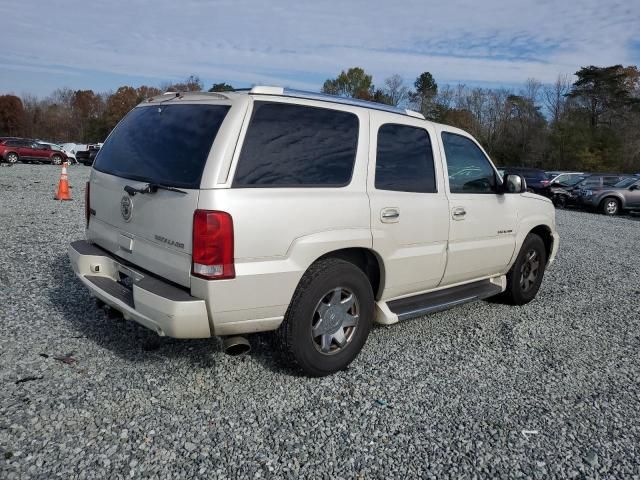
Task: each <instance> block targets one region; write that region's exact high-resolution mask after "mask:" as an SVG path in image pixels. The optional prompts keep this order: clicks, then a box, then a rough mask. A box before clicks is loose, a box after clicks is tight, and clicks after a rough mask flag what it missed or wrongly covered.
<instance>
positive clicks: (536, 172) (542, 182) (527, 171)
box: [499, 167, 551, 195]
mask: <svg viewBox="0 0 640 480" xmlns="http://www.w3.org/2000/svg"><path fill="white" fill-rule="evenodd" d="M499 170H500V171H501V173H502V172H504V173H503V175H520V176H521V177H523V178H524V179H525V180H526V182H527V190H529V191H531V192H534V193H538V194H541V195H542V194H544V190H545V188H546V187H547V186H548V185H549V182H550V181H551V179H550V178H549V175H548V174H547V172H545V171H544V170H540V169H539V168H526V167H501V168H500V169H499Z"/></svg>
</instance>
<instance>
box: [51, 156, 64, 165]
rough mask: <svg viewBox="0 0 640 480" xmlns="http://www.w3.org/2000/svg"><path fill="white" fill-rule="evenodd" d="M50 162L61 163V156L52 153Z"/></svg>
mask: <svg viewBox="0 0 640 480" xmlns="http://www.w3.org/2000/svg"><path fill="white" fill-rule="evenodd" d="M51 163H53V164H54V165H61V164H62V157H61V156H60V155H54V156H53V157H51Z"/></svg>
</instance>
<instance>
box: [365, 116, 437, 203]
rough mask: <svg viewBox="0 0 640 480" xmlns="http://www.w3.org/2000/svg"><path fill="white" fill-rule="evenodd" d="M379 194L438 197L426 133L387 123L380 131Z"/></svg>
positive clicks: (431, 153) (377, 158)
mask: <svg viewBox="0 0 640 480" xmlns="http://www.w3.org/2000/svg"><path fill="white" fill-rule="evenodd" d="M375 185H376V188H377V189H378V190H393V191H397V192H418V193H435V192H436V191H437V190H436V175H435V171H434V166H433V151H432V149H431V140H430V139H429V134H428V133H427V131H426V130H424V129H422V128H416V127H409V126H406V125H398V124H394V123H388V124H386V125H382V126H381V127H380V129H379V130H378V147H377V151H376V180H375Z"/></svg>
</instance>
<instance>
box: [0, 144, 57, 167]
mask: <svg viewBox="0 0 640 480" xmlns="http://www.w3.org/2000/svg"><path fill="white" fill-rule="evenodd" d="M0 156H1V157H2V159H3V160H4V161H6V162H9V163H16V162H17V161H18V160H20V161H23V162H40V163H52V164H54V165H60V164H61V163H62V162H64V161H65V160H66V159H67V156H66V154H65V153H64V152H62V151H60V150H55V149H53V148H52V147H51V145H49V144H44V143H38V142H36V141H34V140H29V139H25V138H9V139H7V140H2V141H0Z"/></svg>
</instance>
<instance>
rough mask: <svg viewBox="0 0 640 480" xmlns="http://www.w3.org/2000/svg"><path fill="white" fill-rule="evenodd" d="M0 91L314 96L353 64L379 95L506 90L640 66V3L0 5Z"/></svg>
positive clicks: (359, 0)
mask: <svg viewBox="0 0 640 480" xmlns="http://www.w3.org/2000/svg"><path fill="white" fill-rule="evenodd" d="M0 19H2V22H1V23H2V33H1V34H0V94H1V93H14V94H17V95H24V94H27V93H30V94H35V95H38V96H45V95H48V94H50V93H51V92H52V91H53V90H55V89H56V88H61V87H69V88H72V89H93V90H94V91H109V90H115V89H117V88H118V86H121V85H133V86H139V85H143V84H146V85H153V86H158V85H160V84H161V83H165V82H172V81H179V80H183V79H185V78H186V77H188V76H189V75H190V74H195V75H198V76H199V77H200V78H201V79H202V80H203V82H204V84H205V87H207V88H208V87H209V86H210V85H211V84H212V83H214V82H226V83H230V84H232V85H233V86H235V87H247V86H251V85H256V84H258V85H280V86H288V87H292V88H299V89H305V90H313V91H317V90H318V89H319V88H320V87H321V86H322V83H323V82H324V80H325V79H327V78H330V77H335V76H336V75H337V74H338V73H340V71H341V70H343V69H347V68H349V67H352V66H360V67H362V68H364V69H365V70H366V71H367V72H368V73H371V74H373V78H374V83H375V84H376V85H377V86H382V84H383V81H384V79H385V78H387V77H389V76H390V75H392V74H395V73H398V74H400V75H401V76H402V77H403V78H405V80H406V81H407V84H409V85H410V84H412V83H413V81H414V80H415V78H416V77H417V76H418V75H419V74H420V73H421V72H423V71H430V72H431V73H432V74H433V76H434V77H435V79H436V81H437V82H438V83H439V84H446V83H449V84H458V83H463V84H466V85H474V86H488V87H500V86H505V87H509V88H517V86H518V85H522V84H523V83H524V82H525V80H526V79H527V78H536V79H537V80H540V81H541V82H543V83H552V82H553V81H554V80H555V79H556V77H557V76H558V74H573V73H574V72H575V71H577V70H578V69H579V68H580V67H581V66H586V65H598V66H605V65H614V64H618V63H621V64H624V65H631V64H635V65H639V64H640V1H639V0H574V1H566V0H562V1H550V0H537V1H533V0H511V1H498V0H481V1H480V0H477V1H469V0H445V1H425V0H422V1H419V0H396V1H380V0H320V1H313V2H311V1H305V0H297V1H296V0H262V1H257V0H177V1H176V0H154V1H150V0H126V1H124V0H109V1H103V2H101V1H91V0H57V1H56V0H39V1H33V0H2V2H1V3H0Z"/></svg>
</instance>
